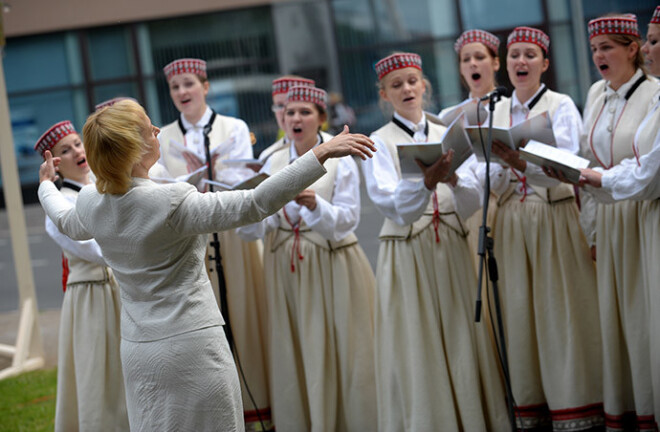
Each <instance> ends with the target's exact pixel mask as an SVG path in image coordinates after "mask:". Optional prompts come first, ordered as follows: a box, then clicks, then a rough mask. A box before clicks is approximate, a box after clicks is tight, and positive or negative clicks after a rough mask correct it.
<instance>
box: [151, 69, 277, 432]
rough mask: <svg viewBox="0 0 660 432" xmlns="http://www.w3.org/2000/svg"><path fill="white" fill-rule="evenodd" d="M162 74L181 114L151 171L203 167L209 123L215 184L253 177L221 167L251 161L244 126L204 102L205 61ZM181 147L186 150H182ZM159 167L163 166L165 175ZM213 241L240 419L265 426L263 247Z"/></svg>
mask: <svg viewBox="0 0 660 432" xmlns="http://www.w3.org/2000/svg"><path fill="white" fill-rule="evenodd" d="M163 70H164V72H165V75H166V77H167V82H168V85H169V88H170V96H171V97H172V101H173V102H174V105H175V106H176V108H177V109H178V110H179V112H180V113H181V116H180V117H179V119H178V120H177V121H175V122H173V123H170V124H168V125H167V126H164V127H163V128H162V130H161V133H160V135H159V136H158V139H159V141H160V143H161V157H160V160H159V164H158V165H157V167H156V169H155V170H152V172H151V173H152V174H153V173H154V172H156V173H157V174H158V175H159V176H160V177H163V176H165V177H167V176H169V177H177V176H180V175H184V174H186V173H189V172H192V171H195V170H197V169H199V168H200V167H202V166H203V165H204V164H205V163H206V159H205V149H204V145H205V144H204V139H205V138H204V133H203V130H204V127H205V126H207V125H211V132H210V134H209V150H210V152H217V154H216V155H215V156H212V164H213V166H214V168H215V170H214V174H213V175H214V180H217V181H220V182H222V183H225V184H230V185H231V184H235V183H238V182H239V181H240V180H244V179H245V178H248V177H250V176H251V175H253V174H254V173H253V172H252V171H251V170H249V169H245V168H233V167H227V166H224V165H223V164H222V160H223V159H251V158H252V157H253V155H252V145H251V141H250V134H249V131H248V128H247V125H246V124H245V122H243V121H242V120H239V119H236V118H233V117H226V116H223V115H220V114H216V113H215V111H213V110H212V109H211V108H210V107H209V106H208V105H207V104H206V95H207V94H208V91H209V81H208V79H207V74H206V62H205V61H203V60H198V59H179V60H175V61H173V62H172V63H170V64H168V65H167V66H165V68H164V69H163ZM181 146H183V147H185V148H186V149H190V150H191V152H187V151H181V150H180V147H181ZM177 147H179V148H177ZM193 153H194V154H197V155H200V157H199V158H198V157H196V156H194V155H192V154H193ZM158 168H160V170H161V171H160V172H158V171H157V169H158ZM162 168H165V171H166V172H165V174H163V172H162ZM202 188H203V186H202ZM218 237H219V240H220V256H221V258H222V267H223V269H224V279H225V283H226V287H227V302H228V307H229V317H228V318H227V317H225V318H226V319H227V320H228V321H229V324H230V326H231V330H232V333H233V336H234V341H235V346H234V347H232V349H235V350H236V352H237V354H238V360H240V364H239V366H241V367H242V369H243V375H244V377H245V381H246V382H242V383H241V384H242V390H243V398H244V399H243V406H244V408H245V420H246V423H248V428H250V423H258V422H259V421H260V419H261V421H262V422H265V423H268V422H270V402H269V388H268V336H267V335H268V327H267V323H268V310H267V305H266V297H265V296H266V294H265V291H264V282H263V265H262V256H261V255H262V245H261V242H244V241H242V240H241V239H240V238H239V237H238V235H237V234H236V232H235V231H233V230H229V231H224V232H220V233H218ZM213 254H214V251H212V249H210V250H209V255H213ZM207 268H208V269H209V278H210V279H211V283H213V286H214V292H216V293H217V290H218V289H217V287H218V280H217V273H216V271H215V264H214V263H213V262H212V261H210V262H207ZM246 385H247V388H246ZM248 389H249V391H250V393H251V394H252V396H253V397H254V403H256V405H257V409H258V412H256V411H255V407H254V403H253V402H252V401H251V400H250V398H249V393H248V391H247V390H248ZM266 426H267V427H268V425H266Z"/></svg>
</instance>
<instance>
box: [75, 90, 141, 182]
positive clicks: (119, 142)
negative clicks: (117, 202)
mask: <svg viewBox="0 0 660 432" xmlns="http://www.w3.org/2000/svg"><path fill="white" fill-rule="evenodd" d="M146 116H147V114H146V113H145V111H144V108H142V106H140V104H138V103H137V102H134V101H132V100H122V101H119V102H117V103H115V104H114V105H112V106H109V107H106V108H102V109H101V110H99V111H96V112H95V113H92V114H91V115H90V116H89V117H88V118H87V121H86V122H85V126H83V142H84V143H85V144H84V145H85V152H86V154H87V163H88V164H89V167H90V168H91V169H92V172H94V175H96V189H97V190H98V191H99V193H102V194H103V193H109V194H123V193H126V192H127V191H128V188H129V187H130V185H131V171H132V170H133V167H134V166H135V165H136V164H137V163H139V162H140V161H141V160H142V157H143V156H144V155H145V154H146V153H147V146H146V143H145V141H144V138H143V136H144V135H145V132H146V131H145V130H144V125H145V121H144V119H145V118H146Z"/></svg>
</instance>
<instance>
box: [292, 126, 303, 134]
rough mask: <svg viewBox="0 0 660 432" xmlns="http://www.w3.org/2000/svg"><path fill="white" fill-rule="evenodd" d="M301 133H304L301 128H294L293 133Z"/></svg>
mask: <svg viewBox="0 0 660 432" xmlns="http://www.w3.org/2000/svg"><path fill="white" fill-rule="evenodd" d="M301 132H302V128H300V127H294V128H293V133H301Z"/></svg>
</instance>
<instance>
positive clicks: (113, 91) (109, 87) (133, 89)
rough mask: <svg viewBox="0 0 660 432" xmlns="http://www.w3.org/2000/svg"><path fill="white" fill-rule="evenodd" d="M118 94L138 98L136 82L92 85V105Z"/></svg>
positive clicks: (118, 95)
mask: <svg viewBox="0 0 660 432" xmlns="http://www.w3.org/2000/svg"><path fill="white" fill-rule="evenodd" d="M120 96H127V97H132V98H133V99H136V100H137V99H139V97H138V89H137V84H136V83H134V82H126V83H117V84H104V85H97V86H94V105H96V104H98V103H101V102H104V101H107V100H108V99H112V98H116V97H120Z"/></svg>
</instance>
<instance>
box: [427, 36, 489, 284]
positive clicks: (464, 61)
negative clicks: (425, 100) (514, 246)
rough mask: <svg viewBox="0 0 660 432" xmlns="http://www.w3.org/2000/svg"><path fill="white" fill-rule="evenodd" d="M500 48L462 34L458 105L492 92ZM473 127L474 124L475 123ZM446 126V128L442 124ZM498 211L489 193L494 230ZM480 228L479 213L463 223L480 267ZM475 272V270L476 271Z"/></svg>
mask: <svg viewBox="0 0 660 432" xmlns="http://www.w3.org/2000/svg"><path fill="white" fill-rule="evenodd" d="M499 47H500V40H499V39H498V37H497V36H495V35H494V34H492V33H489V32H487V31H484V30H468V31H465V32H463V34H461V35H460V36H459V37H458V39H456V43H455V44H454V50H455V51H456V54H458V62H459V71H460V73H461V81H462V82H463V84H464V85H465V86H467V88H468V90H469V92H470V93H469V95H468V98H467V99H466V100H465V101H463V102H462V103H461V104H460V105H463V104H465V103H467V102H469V101H472V102H473V103H474V104H475V106H476V104H477V102H478V101H479V99H481V98H482V97H484V96H486V95H488V94H489V93H490V92H492V91H493V90H495V84H496V81H495V74H496V73H497V71H499V70H500V59H499V57H498V56H497V52H498V50H499ZM482 104H483V105H482V106H484V107H487V106H488V101H484V102H482ZM457 107H458V105H457V106H453V107H449V108H445V109H443V110H442V111H441V112H440V114H439V117H440V118H441V119H442V118H443V114H446V113H449V112H451V111H452V110H454V109H456V108H457ZM482 112H483V113H485V115H484V116H482V117H480V118H479V120H480V122H481V125H483V126H487V125H488V112H487V111H486V110H483V111H482ZM465 124H466V125H469V124H470V122H469V119H468V117H467V116H465ZM474 124H475V125H476V122H475V123H474ZM445 126H449V125H448V124H445ZM472 166H473V167H474V168H476V173H477V176H478V177H480V178H481V176H483V175H485V172H486V165H485V163H476V164H474V165H472ZM496 210H497V198H496V196H495V195H494V194H493V193H491V195H490V197H489V202H488V219H487V222H488V226H489V227H491V228H492V227H493V221H494V216H495V211H496ZM481 224H482V214H481V212H476V213H475V214H473V215H472V216H471V217H469V218H468V220H467V221H466V228H467V230H468V245H469V247H470V253H471V254H472V255H473V257H474V259H475V264H477V266H478V265H479V258H478V257H476V254H477V251H478V247H479V228H480V227H481ZM477 268H478V267H477ZM484 274H485V273H484Z"/></svg>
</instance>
